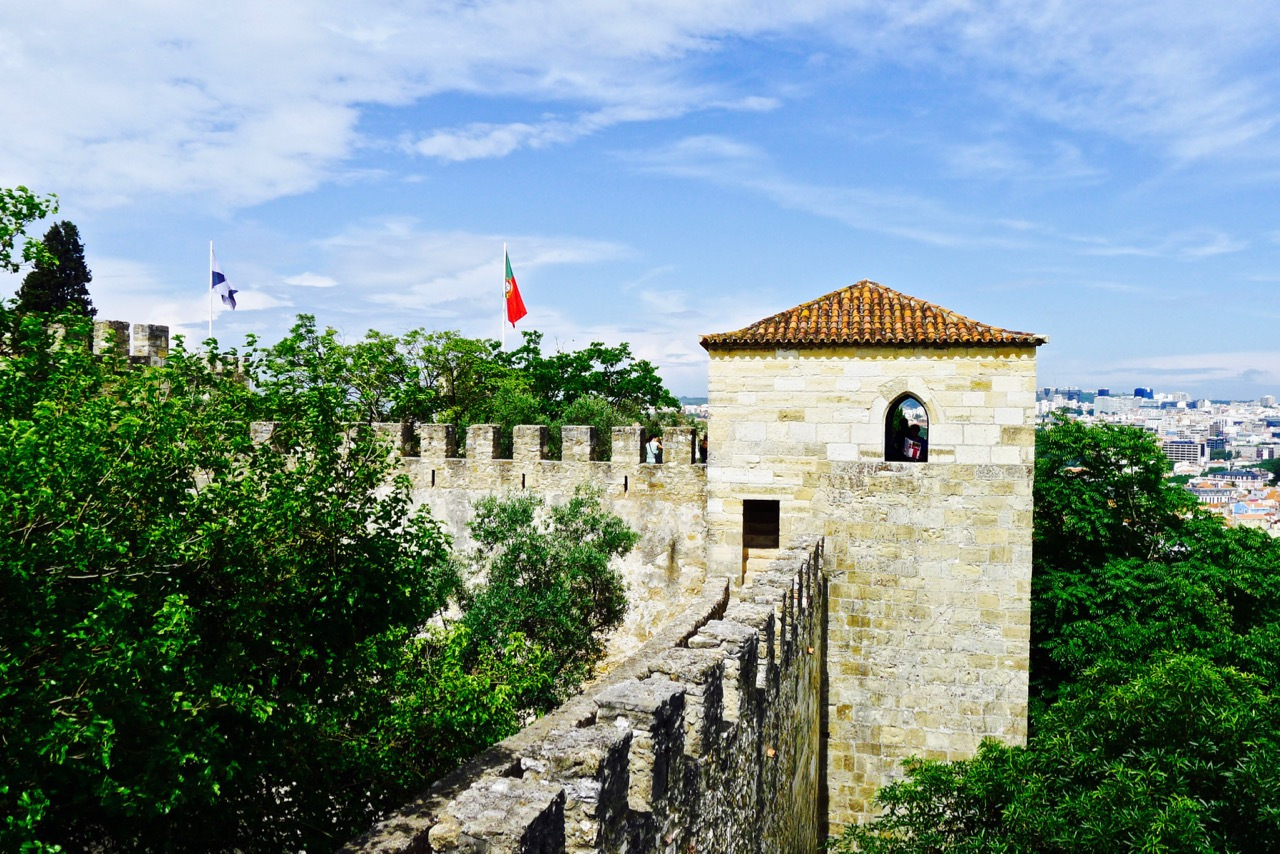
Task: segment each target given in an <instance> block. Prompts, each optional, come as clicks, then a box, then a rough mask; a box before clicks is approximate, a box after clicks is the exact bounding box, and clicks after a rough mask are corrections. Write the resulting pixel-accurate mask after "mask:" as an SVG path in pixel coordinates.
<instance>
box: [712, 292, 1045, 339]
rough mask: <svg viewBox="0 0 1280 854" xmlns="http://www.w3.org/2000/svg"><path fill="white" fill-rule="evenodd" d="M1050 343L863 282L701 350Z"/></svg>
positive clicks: (721, 335)
mask: <svg viewBox="0 0 1280 854" xmlns="http://www.w3.org/2000/svg"><path fill="white" fill-rule="evenodd" d="M1048 340H1049V339H1048V338H1047V337H1045V336H1043V335H1035V334H1033V333H1030V332H1011V331H1009V330H1007V329H1000V328H999V327H996V326H988V325H987V324H985V323H979V322H977V321H976V320H970V319H969V318H967V317H965V316H963V315H960V314H956V313H955V312H954V311H948V310H947V309H945V308H942V307H940V306H936V305H934V304H932V303H928V302H925V301H924V300H920V299H916V298H915V297H909V296H907V295H906V294H900V293H898V292H897V291H895V290H893V289H892V288H886V287H885V286H884V285H878V284H876V283H875V282H869V281H867V280H865V279H864V280H863V281H861V282H858V283H857V284H856V285H850V286H849V287H847V288H841V289H840V290H838V291H832V292H831V293H829V294H827V295H826V296H823V297H818V298H817V299H815V300H811V301H809V302H807V303H804V304H803V305H798V306H796V307H795V308H792V309H788V310H786V311H783V312H779V313H778V314H775V315H773V316H772V317H766V318H765V319H764V320H759V321H756V322H755V323H753V324H751V325H750V326H747V327H745V328H743V329H739V330H737V331H736V332H721V333H718V334H715V335H704V336H702V346H703V347H705V348H707V349H708V350H710V349H712V348H713V347H716V348H720V347H751V346H758V345H765V346H769V347H776V346H784V345H791V346H810V347H814V346H816V347H823V346H839V345H845V344H857V345H870V346H876V345H879V346H902V345H905V346H931V347H937V346H947V345H955V344H959V345H965V346H969V347H1000V346H1005V345H1030V346H1039V345H1040V344H1044V343H1045V342H1046V341H1048Z"/></svg>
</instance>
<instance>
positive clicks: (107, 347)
mask: <svg viewBox="0 0 1280 854" xmlns="http://www.w3.org/2000/svg"><path fill="white" fill-rule="evenodd" d="M93 352H95V353H100V354H101V353H108V352H112V353H115V354H116V355H119V356H121V357H126V358H128V359H129V361H131V362H133V363H134V364H144V365H155V364H159V363H160V362H162V361H164V360H165V359H167V358H168V357H169V327H167V326H161V325H158V324H153V323H135V324H133V326H132V329H130V326H129V324H128V323H126V322H125V321H123V320H98V321H94V324H93Z"/></svg>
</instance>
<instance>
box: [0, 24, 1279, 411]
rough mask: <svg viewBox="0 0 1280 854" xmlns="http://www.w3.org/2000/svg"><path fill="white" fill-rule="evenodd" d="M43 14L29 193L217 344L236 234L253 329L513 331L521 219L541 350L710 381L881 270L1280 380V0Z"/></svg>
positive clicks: (1206, 369) (1147, 356)
mask: <svg viewBox="0 0 1280 854" xmlns="http://www.w3.org/2000/svg"><path fill="white" fill-rule="evenodd" d="M10 5H11V8H10V9H9V13H8V14H7V15H6V16H5V20H4V21H3V22H0V45H2V46H3V47H2V51H3V56H4V63H5V64H4V79H5V83H6V87H5V90H6V99H5V106H4V116H5V124H6V127H8V128H10V129H11V132H10V133H6V134H3V135H0V186H14V185H18V184H22V185H26V186H28V187H30V188H32V189H33V190H35V191H36V192H39V193H57V194H58V195H59V197H60V199H61V204H62V211H61V213H60V214H58V215H57V217H56V219H55V220H54V221H56V220H57V219H68V220H71V221H73V222H75V223H76V224H77V225H78V226H79V228H80V233H81V236H82V239H83V240H84V244H85V248H86V260H87V262H88V264H89V266H90V267H91V269H92V270H93V273H94V280H93V283H92V284H91V285H90V292H91V294H92V296H93V300H94V303H95V305H96V306H97V307H98V308H99V310H100V316H101V317H104V318H114V319H120V320H126V321H131V322H151V323H164V324H168V325H170V326H171V327H172V328H173V330H174V331H175V332H176V333H182V334H185V335H186V336H187V338H188V339H189V340H195V341H199V340H201V339H203V338H204V336H205V334H206V325H207V322H208V314H209V289H208V255H209V252H208V244H209V241H210V240H213V241H215V244H216V249H217V256H218V260H219V262H220V263H221V267H222V270H223V272H224V273H225V274H226V276H227V278H228V281H229V282H230V283H231V285H232V286H233V287H234V288H235V289H236V290H237V291H238V293H237V295H236V298H237V300H238V301H239V308H238V309H237V310H236V311H234V312H232V311H230V310H229V309H227V308H225V307H224V306H222V305H221V303H220V302H219V303H217V304H216V305H214V307H213V311H214V314H215V317H214V321H213V325H214V334H215V335H216V336H217V337H218V338H219V340H220V341H222V342H223V343H224V344H237V345H238V344H240V343H241V342H242V341H243V339H244V336H245V335H246V334H248V333H254V334H256V335H258V336H259V337H260V338H261V339H262V340H264V341H268V342H270V341H274V340H277V339H278V338H279V337H280V336H282V335H283V334H285V333H286V332H287V330H288V329H289V327H290V326H291V325H292V323H293V320H294V316H295V315H296V314H297V313H299V312H306V313H310V314H314V315H316V316H317V318H318V320H319V322H320V324H321V325H324V326H333V327H335V328H337V329H339V330H340V331H341V332H342V333H343V334H344V335H345V336H346V337H347V338H349V339H351V338H359V337H361V336H363V335H364V333H365V332H366V331H367V330H369V329H371V328H373V329H379V330H381V331H384V332H387V333H399V332H403V331H406V330H408V329H411V328H415V327H419V326H424V327H428V328H443V329H456V330H458V331H460V332H461V333H462V334H464V335H469V336H486V337H491V338H498V337H499V336H500V335H501V334H502V332H501V326H500V318H501V311H502V293H503V278H504V276H503V272H504V271H503V262H502V258H503V245H504V243H505V244H507V246H508V249H509V251H510V257H511V263H512V266H513V269H514V272H515V275H516V278H517V279H518V281H519V288H520V291H521V294H522V296H523V299H524V302H525V304H526V306H527V308H528V312H529V314H528V317H526V318H525V320H524V321H522V322H521V324H520V325H519V327H518V329H517V330H516V332H515V333H513V332H512V331H511V329H510V327H507V340H508V343H509V344H512V343H515V342H518V340H519V331H522V330H526V329H537V330H540V331H542V332H543V333H544V336H545V337H544V340H545V343H546V344H547V345H549V346H551V347H556V346H557V345H558V346H561V347H564V348H578V347H582V346H585V345H587V344H589V343H590V342H592V341H596V340H599V341H604V342H606V343H610V344H614V343H618V342H621V341H628V342H630V343H631V345H632V348H633V350H634V352H635V353H636V354H637V355H638V356H641V357H643V358H647V359H650V360H651V361H653V362H654V363H655V364H657V366H658V367H659V370H660V371H661V373H662V375H663V377H664V378H665V379H666V380H667V381H668V383H669V385H670V386H671V387H672V389H673V390H674V391H675V392H676V393H678V394H704V393H705V389H706V364H707V357H706V354H705V352H703V350H702V349H701V347H700V346H699V345H698V338H699V336H700V335H701V334H705V333H713V332H723V331H729V330H733V329H737V328H741V327H743V326H745V325H747V324H749V323H752V322H754V321H756V320H759V319H761V318H763V317H767V316H769V315H771V314H774V313H776V312H778V311H782V310H785V309H788V308H790V307H792V306H795V305H798V304H799V303H802V302H805V301H807V300H810V299H814V298H816V297H819V296H822V295H823V294H825V293H828V292H830V291H833V290H836V289H837V288H840V287H844V286H847V285H849V284H852V283H854V282H857V281H858V280H861V279H864V278H865V279H871V280H873V281H876V282H879V283H881V284H883V285H885V286H887V287H890V288H894V289H896V290H899V291H902V292H904V293H907V294H910V295H911V296H914V297H918V298H920V299H923V300H927V301H929V302H933V303H936V304H938V305H940V306H943V307H945V308H948V309H951V310H953V311H956V312H959V313H961V314H964V315H966V316H969V317H972V318H974V319H977V320H980V321H982V322H984V323H989V324H993V325H996V326H1002V327H1005V328H1009V329H1015V330H1022V331H1029V332H1035V333H1040V334H1046V335H1048V336H1050V339H1051V340H1050V342H1049V344H1047V345H1046V346H1044V347H1042V348H1041V350H1040V356H1039V366H1040V384H1041V385H1055V386H1056V385H1065V384H1067V383H1068V382H1071V383H1076V384H1082V383H1094V384H1097V385H1103V386H1111V387H1121V388H1123V387H1124V386H1126V385H1127V386H1129V387H1130V388H1132V387H1133V386H1135V385H1155V386H1159V387H1164V388H1177V389H1179V390H1183V391H1186V392H1187V393H1188V394H1191V395H1193V396H1195V397H1209V398H1220V399H1221V398H1239V399H1247V398H1257V397H1259V396H1261V395H1262V394H1265V393H1275V392H1276V391H1277V390H1280V345H1278V344H1276V343H1275V342H1276V340H1277V336H1275V335H1274V334H1273V330H1274V329H1275V327H1276V324H1277V318H1278V317H1280V308H1277V307H1276V301H1275V298H1274V296H1273V294H1274V292H1275V288H1276V284H1277V282H1280V211H1278V210H1277V205H1276V203H1275V199H1276V189H1277V184H1278V183H1280V85H1278V84H1280V64H1277V63H1276V62H1275V59H1274V53H1275V45H1276V44H1277V43H1280V15H1277V14H1276V13H1275V8H1274V5H1273V4H1270V3H1262V2H1251V0H1246V2H1241V3H1231V4H1216V5H1215V4H1203V3H1193V2H1189V0H1160V2H1154V0H1151V2H1142V1H1141V0H1137V2H1132V3H1126V4H1124V5H1123V6H1122V7H1117V6H1116V5H1115V4H1113V3H1103V2H1100V0H1066V2H1062V3H1054V4H1048V5H1045V4H1031V5H1026V4H1013V3H999V4H957V3H953V2H950V0H905V2H898V0H895V2H889V0H858V2H834V1H833V0H797V2H793V3H784V4H776V3H765V2H745V0H744V2H734V1H733V0H723V2H722V1H721V0H713V2H709V3H696V4H690V3H683V2H669V0H637V2H632V3H626V4H615V5H614V6H612V7H610V11H609V14H599V13H596V12H594V11H592V10H590V9H588V8H587V7H585V6H583V5H582V4H578V3H567V2H555V0H553V2H541V1H540V2H531V0H501V2H490V0H478V2H453V3H450V2H445V3H433V4H427V5H424V6H412V5H409V6H406V5H405V4H402V3H392V2H388V0H369V2H366V3H361V4H359V5H358V6H357V5H352V4H346V3H338V2H334V0H315V1H314V2H307V3H298V2H292V0H283V2H278V3H270V4H263V3H254V2H248V0H227V1H226V2H223V3H219V4H217V5H216V6H200V5H191V4H160V5H157V4H149V3H148V4H144V3H141V2H137V0H121V2H118V3H112V4H98V5H94V4H87V5H86V4H75V5H72V4H70V3H68V2H66V0H48V2H40V3H35V2H28V0H16V2H15V3H13V4H10ZM51 224H52V223H51V222H45V223H40V224H37V225H36V226H35V228H34V231H35V232H36V234H37V235H40V234H43V233H44V230H45V229H46V228H47V227H48V226H49V225H51ZM18 281H19V278H18V277H9V276H6V277H2V278H0V294H3V295H7V294H10V293H12V292H13V291H14V290H16V288H17V285H18Z"/></svg>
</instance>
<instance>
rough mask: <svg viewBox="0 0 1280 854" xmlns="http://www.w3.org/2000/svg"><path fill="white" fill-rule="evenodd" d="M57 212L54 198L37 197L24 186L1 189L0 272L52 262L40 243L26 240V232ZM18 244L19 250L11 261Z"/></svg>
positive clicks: (56, 200) (56, 203)
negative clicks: (24, 264)
mask: <svg viewBox="0 0 1280 854" xmlns="http://www.w3.org/2000/svg"><path fill="white" fill-rule="evenodd" d="M57 212H58V198H57V196H43V197H42V196H37V195H35V194H34V193H32V192H31V191H30V190H28V189H27V188H26V187H23V186H18V187H14V188H13V189H9V188H7V187H0V270H5V271H8V272H10V273H16V272H18V271H19V270H20V269H22V264H23V262H26V263H28V264H31V263H35V262H36V261H43V262H46V263H48V262H50V261H52V259H51V258H50V256H49V252H48V250H47V249H46V248H45V246H44V244H43V243H41V242H40V241H38V240H31V239H29V238H27V237H26V229H27V226H29V225H31V223H33V222H37V221H38V220H41V219H44V218H45V217H46V216H49V215H50V214H54V213H57ZM19 242H21V244H22V250H21V252H19V253H18V256H17V257H14V252H15V250H17V249H18V244H19Z"/></svg>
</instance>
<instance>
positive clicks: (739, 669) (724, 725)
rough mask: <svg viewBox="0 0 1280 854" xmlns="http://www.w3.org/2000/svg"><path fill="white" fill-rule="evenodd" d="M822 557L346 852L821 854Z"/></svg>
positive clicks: (699, 620) (574, 704)
mask: <svg viewBox="0 0 1280 854" xmlns="http://www.w3.org/2000/svg"><path fill="white" fill-rule="evenodd" d="M823 562H824V552H823V548H822V544H821V543H817V544H816V545H815V546H814V547H813V548H812V550H811V551H808V550H801V551H799V552H795V551H791V552H788V553H787V554H786V555H785V557H784V559H782V560H779V561H777V562H776V563H774V564H773V565H772V566H771V567H769V568H767V569H764V570H762V571H761V572H759V573H758V574H757V575H756V576H755V577H754V579H753V582H752V584H750V585H748V586H747V587H745V588H743V589H742V590H741V591H739V593H740V595H739V596H737V597H735V598H736V601H734V602H732V603H731V604H730V602H729V596H728V588H727V584H726V582H724V581H721V582H718V583H716V584H711V585H708V590H707V592H706V593H705V594H704V595H703V596H702V597H701V598H700V599H698V600H697V601H696V603H695V604H694V605H693V606H692V607H690V608H688V609H687V610H685V611H684V612H683V613H682V614H681V615H679V616H678V617H677V618H675V619H673V620H670V621H668V622H667V624H666V625H665V626H664V627H663V628H662V630H661V632H660V633H659V634H658V635H656V636H655V637H654V638H653V639H651V640H650V641H649V642H648V643H646V644H645V645H644V646H643V647H642V648H641V649H640V650H639V651H638V652H637V654H636V655H634V656H632V657H631V658H630V659H628V660H627V661H626V662H625V663H623V664H622V665H621V666H620V667H618V668H617V669H615V670H614V671H613V672H611V673H610V674H609V675H608V676H607V677H604V678H603V679H602V680H601V681H600V682H598V683H597V684H595V685H592V686H589V687H588V689H587V691H586V692H585V693H583V694H582V695H580V696H578V697H576V698H574V699H573V700H571V701H570V702H569V703H567V704H566V705H564V706H562V707H561V708H559V709H557V710H556V711H555V712H552V713H551V714H550V715H548V716H546V717H544V718H542V719H540V720H538V721H536V722H535V723H534V724H532V725H531V726H529V727H527V728H526V729H524V730H522V731H521V732H520V733H518V734H516V735H514V736H512V737H511V738H509V739H507V740H506V741H503V742H501V743H499V744H498V745H495V746H494V747H493V748H490V749H489V750H488V751H485V752H484V753H482V754H481V755H480V756H478V757H476V758H475V759H473V760H471V761H470V762H468V763H466V764H464V765H463V766H462V767H461V768H459V769H458V770H457V771H456V772H455V773H453V774H451V775H449V776H448V777H446V778H444V779H442V780H441V781H439V782H438V783H436V784H435V785H434V786H432V788H431V789H430V791H429V792H427V793H426V794H425V795H424V796H423V797H421V798H419V799H418V800H416V801H414V802H413V803H411V804H409V805H407V806H406V807H404V808H403V809H401V810H399V811H398V812H396V813H395V814H394V815H392V816H390V817H389V818H388V819H386V820H385V821H383V822H380V823H379V824H378V825H377V826H375V827H374V828H373V829H372V830H371V831H370V832H369V833H367V834H366V835H365V836H363V837H362V838H360V839H359V840H357V841H355V842H353V843H351V844H350V845H348V846H347V847H346V848H344V849H343V850H344V851H348V852H357V851H359V852H386V853H387V854H390V852H411V851H412V852H427V851H429V852H461V851H467V852H516V851H519V852H529V854H533V853H534V852H539V854H540V853H541V852H548V854H550V852H621V851H626V852H636V853H637V854H643V852H671V854H676V852H680V854H683V852H688V851H697V852H699V853H700V854H750V852H758V854H773V852H783V851H785V852H813V851H817V850H818V848H819V846H820V843H821V840H822V838H823V832H824V825H823V816H822V814H821V809H820V788H821V779H820V778H821V773H822V763H821V761H820V750H821V741H820V718H821V713H822V707H821V701H820V697H821V680H822V673H823V662H822V654H823V649H824V644H823V635H824V629H825V614H826V607H825V606H826V598H825V597H826V587H825V582H824V575H823V571H822V565H823Z"/></svg>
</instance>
